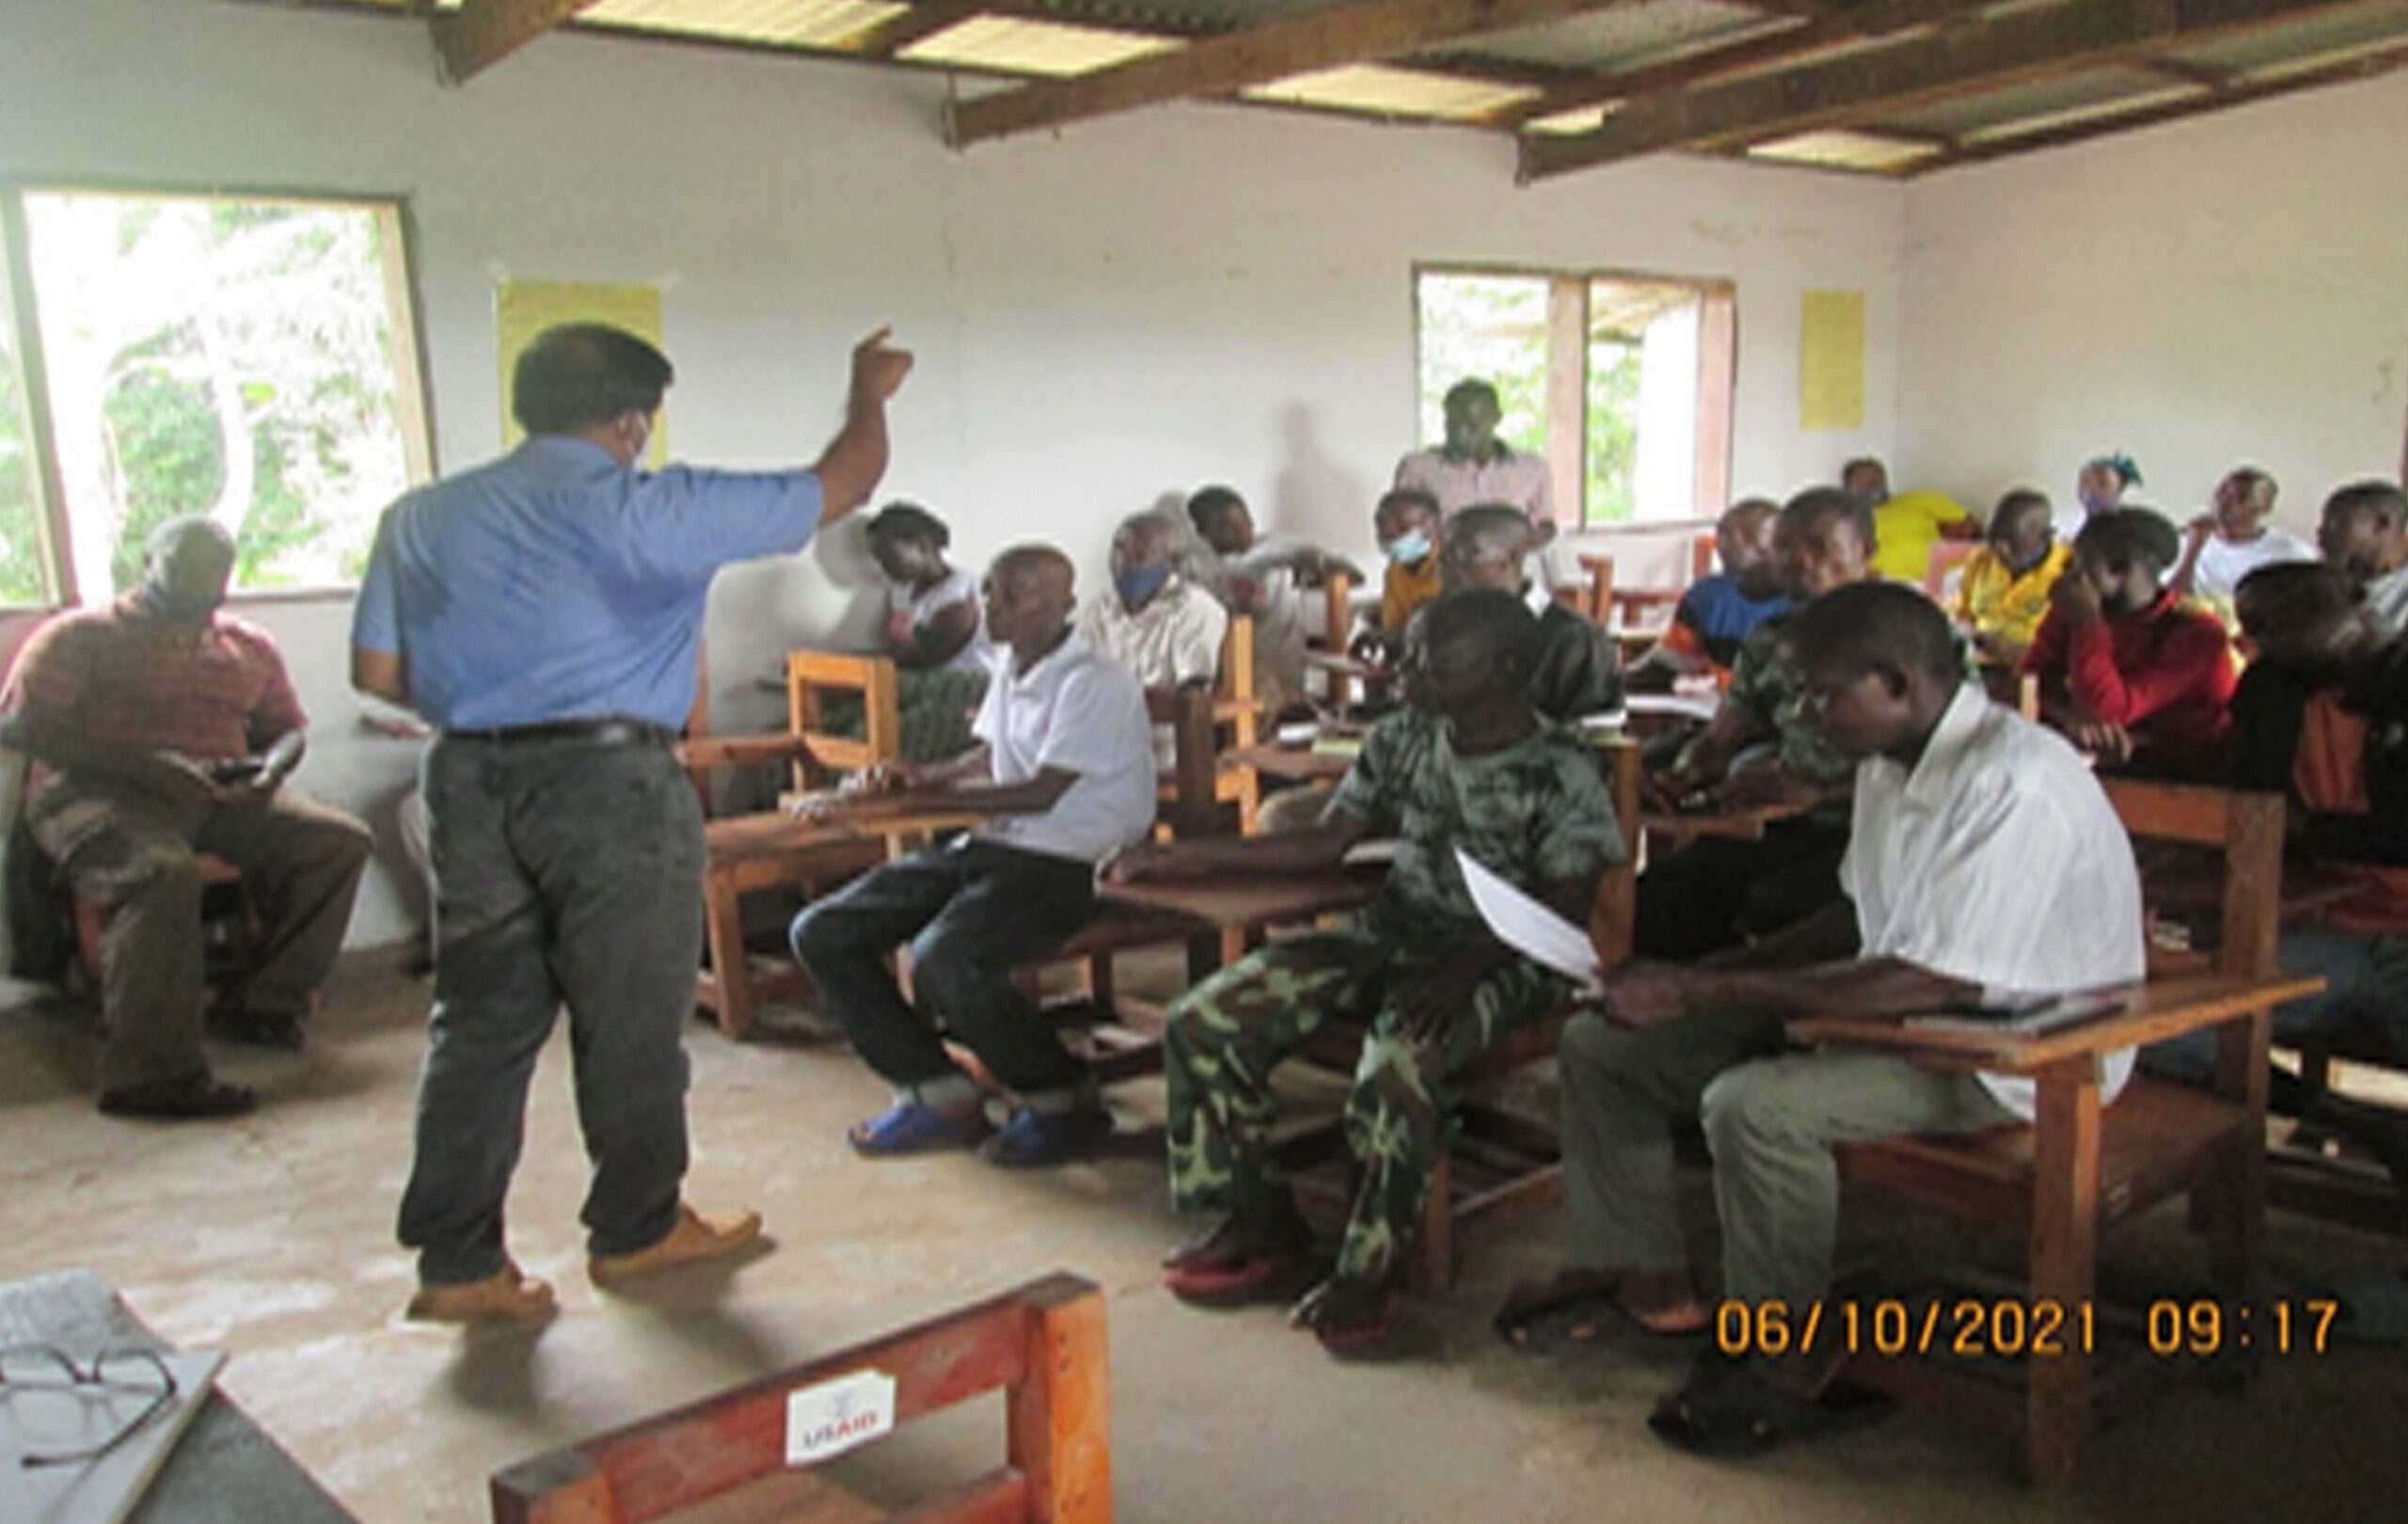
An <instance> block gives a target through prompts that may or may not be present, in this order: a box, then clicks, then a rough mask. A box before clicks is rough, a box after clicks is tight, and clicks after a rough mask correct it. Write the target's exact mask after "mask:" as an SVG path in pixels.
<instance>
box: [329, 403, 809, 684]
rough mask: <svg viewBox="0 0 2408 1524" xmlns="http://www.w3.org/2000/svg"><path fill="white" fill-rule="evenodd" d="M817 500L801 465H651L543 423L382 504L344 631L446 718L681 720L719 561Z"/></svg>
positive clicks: (772, 539) (778, 548) (780, 539)
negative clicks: (473, 462) (524, 437)
mask: <svg viewBox="0 0 2408 1524" xmlns="http://www.w3.org/2000/svg"><path fill="white" fill-rule="evenodd" d="M819 512H820V495H819V479H818V477H817V476H816V475H815V474H814V473H812V472H810V471H784V472H763V473H746V472H734V471H711V470H697V469H693V468H688V467H683V466H673V467H671V468H668V469H667V470H665V471H662V472H660V473H659V474H658V475H650V474H645V473H642V472H638V471H634V470H630V469H628V468H626V467H624V466H621V465H620V464H619V463H618V461H617V460H616V459H614V458H613V457H612V456H611V455H610V452H608V451H606V450H604V449H603V448H602V447H601V446H599V445H597V444H594V443H592V442H591V441H589V440H584V439H577V438H570V437H563V436H537V437H533V438H531V439H529V440H528V441H527V442H526V443H524V444H522V445H520V446H519V447H518V448H517V449H516V450H514V451H512V452H510V453H509V454H507V455H504V456H502V457H501V458H500V459H499V460H496V461H493V462H491V463H490V464H487V465H484V466H481V467H479V468H476V469H474V470H469V471H464V472H462V473H460V474H459V475H456V476H452V477H447V478H445V479H444V480H443V481H440V482H436V483H433V484H429V485H426V486H423V487H420V488H419V489H418V490H416V491H414V492H411V493H409V494H408V495H407V496H405V497H404V498H403V499H401V500H400V501H398V502H396V503H394V504H393V506H392V507H391V508H389V509H388V510H386V513H385V516H384V519H383V521H382V522H381V523H379V524H378V525H377V527H376V545H375V548H374V549H373V550H372V551H371V552H370V554H369V558H368V571H367V573H366V575H365V576H364V577H363V578H362V579H361V581H360V587H359V605H358V608H357V610H356V611H355V613H354V614H353V618H352V633H351V638H352V643H353V644H355V645H356V646H358V647H360V648H362V649H364V650H370V651H377V652H384V653H388V654H398V655H399V656H401V657H402V658H403V659H404V661H405V662H406V663H407V669H408V673H409V686H410V703H411V706H412V707H414V708H416V709H417V710H418V712H419V713H420V714H421V715H423V716H424V717H425V718H426V719H427V720H429V721H431V722H434V723H436V724H438V725H442V726H445V727H446V728H450V729H480V730H482V729H485V728H488V727H494V726H503V725H525V724H535V723H539V722H545V721H555V720H576V719H586V718H595V717H600V716H604V715H625V716H627V717H629V718H632V719H637V720H648V721H650V722H653V723H655V724H657V725H662V726H665V727H667V728H669V729H675V728H676V727H677V726H679V725H680V724H682V723H684V722H685V719H686V713H687V711H688V710H689V708H691V707H692V706H693V702H694V674H695V667H696V664H697V661H698V659H699V655H700V647H701V641H702V627H703V606H704V600H705V595H707V594H708V593H709V591H710V582H711V575H712V573H714V572H716V571H717V570H718V569H719V568H720V567H721V566H722V565H724V564H727V563H729V562H732V561H746V560H750V559H752V558H753V557H756V556H766V555H774V554H779V553H784V552H792V551H796V550H800V549H801V548H802V547H803V546H804V545H805V544H807V543H808V542H809V541H810V539H811V535H812V532H813V531H814V530H815V529H816V528H817V527H818V524H819Z"/></svg>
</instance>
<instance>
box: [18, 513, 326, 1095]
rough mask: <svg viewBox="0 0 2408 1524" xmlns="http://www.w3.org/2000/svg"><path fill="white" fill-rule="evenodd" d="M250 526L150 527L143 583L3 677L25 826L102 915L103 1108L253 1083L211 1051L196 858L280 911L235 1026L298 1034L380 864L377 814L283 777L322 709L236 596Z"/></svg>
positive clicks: (68, 617)
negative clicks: (212, 1057)
mask: <svg viewBox="0 0 2408 1524" xmlns="http://www.w3.org/2000/svg"><path fill="white" fill-rule="evenodd" d="M233 568H234V539H233V536H232V535H230V534H229V533H228V532H226V530H225V529H224V528H223V527H222V526H220V525H218V524H216V523H214V522H213V521H212V520H210V519H207V518H198V517H194V518H177V519H171V520H169V521H168V522H166V523H165V524H163V525H161V526H160V527H159V528H158V529H157V530H156V531H155V532H153V533H152V534H151V536H150V547H149V558H148V560H147V561H146V563H145V567H144V575H143V581H142V585H141V586H140V587H138V588H136V589H135V591H133V592H131V593H129V594H127V595H124V596H123V597H121V598H119V599H118V600H117V601H116V602H115V603H112V604H110V605H108V606H107V607H106V608H100V609H86V610H80V611H75V612H71V613H67V614H62V615H61V616H59V617H58V618H56V619H54V620H52V621H51V622H50V623H49V624H47V625H44V626H43V627H41V628H40V629H39V630H37V631H35V632H34V635H33V638H32V639H31V640H29V641H27V642H26V643H25V648H24V651H23V652H22V653H21V654H20V655H19V656H18V658H17V662H16V666H15V667H14V669H13V670H12V671H11V672H10V673H9V675H8V688H7V691H6V692H5V694H0V710H5V713H6V719H5V720H4V721H0V743H5V744H7V745H8V746H10V747H13V748H14V749H16V750H18V751H22V752H24V753H26V754H29V755H30V756H32V758H33V759H34V762H35V764H36V767H35V770H34V776H33V779H32V781H31V784H30V786H29V788H28V791H27V798H28V800H29V802H28V803H27V805H26V809H25V820H26V825H27V826H28V828H29V829H30V830H31V831H32V833H33V837H34V840H35V842H36V843H38V844H39V845H40V848H41V849H42V850H43V851H45V852H47V853H49V854H50V855H51V856H52V857H53V858H54V859H55V860H56V861H57V862H58V864H59V865H60V866H61V868H62V869H63V870H64V872H65V873H66V875H67V878H68V880H69V881H71V883H72V884H73V885H74V887H75V892H76V893H77V894H78V895H80V896H82V897H85V898H86V899H88V900H90V901H92V902H94V903H95V904H97V905H98V906H99V908H100V912H101V1008H102V1014H103V1017H104V1018H105V1020H106V1022H107V1026H108V1047H107V1050H106V1052H105V1054H104V1055H103V1058H102V1061H101V1109H102V1110H103V1111H105V1112H109V1113H112V1114H116V1115H125V1116H144V1117H163V1118H186V1117H219V1116H229V1115H232V1114H235V1113H238V1112H244V1111H247V1110H249V1109H250V1108H251V1105H252V1103H253V1100H254V1098H253V1096H252V1094H251V1092H250V1091H249V1090H247V1089H245V1088H244V1087H241V1086H238V1085H229V1084H226V1083H225V1082H223V1081H220V1080H218V1079H215V1078H214V1077H213V1076H212V1075H211V1073H210V1072H209V1062H208V1059H207V1057H206V1056H204V1055H203V1053H202V1051H201V1028H202V1024H203V1012H204V1009H205V1008H206V1007H207V1002H208V993H207V990H206V987H205V985H204V983H203V979H202V947H201V939H200V895H201V879H200V869H199V866H198V854H200V853H208V854H211V855H213V856H216V857H221V858H224V859H225V860H227V861H228V862H230V863H232V864H233V865H235V866H237V867H239V868H240V869H242V871H243V876H244V878H245V879H246V881H249V883H250V884H251V886H252V890H253V896H254V898H255V899H256V901H257V903H258V905H259V908H260V911H261V913H262V914H263V916H264V917H265V918H266V922H267V926H266V930H265V936H264V939H263V942H262V951H261V960H260V962H259V964H258V966H257V968H256V969H254V970H253V971H252V972H251V974H250V975H249V976H248V977H247V978H246V981H245V983H244V986H243V991H242V994H241V997H240V1000H239V1002H238V1003H237V1004H232V1005H221V1007H220V1008H219V1009H218V1010H216V1011H214V1012H211V1013H210V1014H211V1015H212V1016H213V1018H215V1019H217V1020H219V1021H220V1022H222V1023H223V1024H226V1025H227V1026H228V1027H229V1028H230V1033H231V1035H236V1036H240V1037H244V1038H246V1039H248V1040H254V1041H260V1042H263V1043H266V1044H268V1045H271V1046H276V1047H297V1046H299V1044H300V1040H301V1019H302V1017H303V1016H304V1015H305V1014H307V1012H308V1011H309V1006H310V1003H311V1001H312V999H313V997H314V995H315V992H316V991H317V988H318V986H319V985H320V984H322V983H324V982H325V976H326V974H327V971H328V970H329V969H330V968H331V967H332V966H333V963H334V959H335V954H336V953H337V952H338V951H340V950H341V946H342V935H343V929H344V928H345V927H346V926H347V925H348V924H349V923H350V920H351V902H352V897H353V896H354V895H355V894H356V892H357V891H358V888H359V874H360V870H361V869H362V868H364V867H365V866H366V865H367V863H368V852H369V846H370V836H369V832H368V828H367V827H366V826H364V825H362V824H361V823H360V822H359V821H357V820H356V819H353V818H351V817H350V816H348V815H345V814H342V813H341V812H340V811H338V810H333V809H329V808H328V807H326V806H325V805H323V804H320V803H318V802H315V801H314V800H311V799H309V798H307V797H306V796H304V795H303V794H302V793H301V792H300V791H299V790H298V789H295V788H291V787H288V786H285V785H284V780H285V779H286V778H287V777H288V776H290V775H291V773H292V771H293V769H294V768H296V767H298V766H299V765H300V762H301V753H302V749H303V746H304V744H305V742H306V740H307V725H308V721H307V719H306V718H305V717H304V716H303V715H302V713H301V705H300V702H299V700H298V699H296V698H295V697H294V696H293V682H292V679H291V678H290V677H289V676H287V675H286V673H285V670H284V659H283V658H282V657H280V656H278V655H277V649H276V643H275V642H274V641H272V640H270V639H269V638H268V635H267V632H266V631H264V630H262V629H261V628H259V627H257V626H255V625H251V624H249V623H247V622H246V621H244V620H240V619H236V618H233V617H231V616H230V615H228V614H225V613H222V612H220V611H219V607H218V606H219V605H220V604H222V603H223V602H224V601H225V598H226V583H227V579H228V578H229V577H230V575H231V574H232V572H233Z"/></svg>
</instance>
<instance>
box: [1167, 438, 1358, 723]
mask: <svg viewBox="0 0 2408 1524" xmlns="http://www.w3.org/2000/svg"><path fill="white" fill-rule="evenodd" d="M1187 519H1188V523H1189V524H1190V525H1191V526H1192V527H1193V528H1194V530H1195V532H1196V540H1197V542H1198V546H1197V548H1196V555H1195V559H1194V567H1193V569H1194V571H1195V575H1196V580H1197V581H1198V582H1200V583H1202V584H1203V586H1204V587H1205V588H1206V589H1207V590H1209V591H1210V592H1211V593H1212V595H1213V597H1215V598H1216V599H1218V600H1219V601H1220V603H1221V606H1222V607H1223V608H1225V609H1227V610H1228V611H1229V612H1230V613H1233V614H1245V615H1247V616H1249V617H1251V618H1252V619H1253V620H1254V696H1255V698H1256V699H1257V700H1259V702H1260V703H1261V705H1262V706H1263V709H1264V711H1265V712H1266V713H1271V714H1276V713H1278V712H1279V711H1280V710H1281V709H1284V708H1287V707H1289V706H1301V705H1302V704H1303V703H1304V702H1305V644H1306V631H1305V600H1304V597H1303V595H1302V591H1301V589H1302V588H1303V586H1305V585H1307V584H1313V585H1318V584H1320V583H1321V582H1323V580H1324V579H1327V578H1328V577H1330V576H1331V575H1332V574H1334V573H1339V572H1343V573H1344V574H1345V575H1346V576H1347V577H1349V578H1351V579H1354V580H1355V581H1357V582H1360V581H1361V580H1362V579H1363V574H1362V572H1360V571H1359V570H1357V569H1356V568H1355V565H1354V564H1352V563H1351V562H1349V561H1347V560H1346V559H1345V558H1344V557H1342V556H1336V555H1332V554H1331V553H1330V552H1328V551H1326V550H1323V549H1321V548H1318V547H1315V546H1309V545H1307V544H1306V543H1305V542H1304V541H1302V540H1299V539H1296V538H1294V537H1292V536H1291V535H1285V534H1257V533H1255V532H1254V513H1253V510H1251V509H1249V508H1248V507H1246V504H1245V499H1244V498H1242V497H1240V496H1239V495H1238V491H1237V489H1236V488H1235V487H1228V486H1219V485H1214V486H1207V487H1199V488H1197V489H1196V493H1195V495H1194V496H1192V497H1190V498H1189V499H1188V500H1187Z"/></svg>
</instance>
